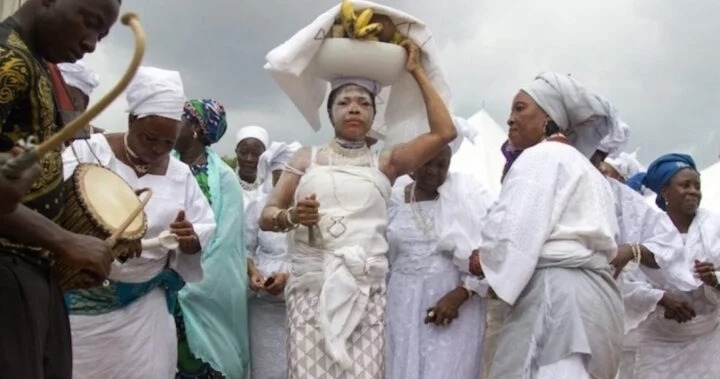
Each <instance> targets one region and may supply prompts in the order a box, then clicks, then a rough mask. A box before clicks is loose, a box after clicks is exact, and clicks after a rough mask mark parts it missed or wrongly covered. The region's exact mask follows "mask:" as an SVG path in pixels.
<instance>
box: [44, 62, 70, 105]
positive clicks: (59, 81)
mask: <svg viewBox="0 0 720 379" xmlns="http://www.w3.org/2000/svg"><path fill="white" fill-rule="evenodd" d="M48 71H49V72H50V80H51V81H52V84H53V89H54V90H55V91H54V92H55V97H56V98H57V101H58V105H59V106H60V110H63V111H74V110H75V106H74V105H73V103H72V100H70V92H68V89H67V84H66V83H65V80H64V79H63V77H62V74H61V73H60V69H58V67H57V65H54V64H52V63H48Z"/></svg>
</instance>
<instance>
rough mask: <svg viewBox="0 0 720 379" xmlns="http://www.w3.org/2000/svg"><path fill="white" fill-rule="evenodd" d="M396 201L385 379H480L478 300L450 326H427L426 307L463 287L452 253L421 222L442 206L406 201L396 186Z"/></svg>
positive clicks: (392, 216)
mask: <svg viewBox="0 0 720 379" xmlns="http://www.w3.org/2000/svg"><path fill="white" fill-rule="evenodd" d="M392 199H393V201H392V203H391V207H390V209H389V211H388V214H389V221H388V231H387V236H388V242H389V243H390V280H389V283H388V303H387V308H386V309H387V310H386V312H387V313H386V336H387V337H386V344H387V350H386V365H387V369H386V373H387V374H386V379H478V378H479V375H480V368H481V365H482V359H481V357H482V354H481V351H482V340H483V331H484V326H485V325H484V324H485V314H484V304H483V302H482V301H481V299H480V297H479V296H473V297H471V298H470V299H468V300H467V301H466V302H465V303H464V304H463V305H462V306H461V308H460V310H459V313H460V315H459V317H458V318H457V319H455V320H453V322H452V323H451V324H450V325H448V326H436V325H434V324H427V325H426V324H425V323H424V319H425V315H426V311H427V309H429V308H430V307H433V306H434V305H435V304H436V302H437V301H438V300H440V298H441V297H443V296H444V295H445V294H446V293H448V292H449V291H451V290H452V289H454V288H456V287H457V286H459V285H460V284H461V275H460V272H459V271H458V269H457V267H455V265H454V263H453V259H452V258H453V257H452V252H438V251H437V238H436V237H434V235H435V234H434V233H432V232H429V231H426V230H424V229H423V225H424V224H423V222H426V221H420V220H417V218H418V217H422V218H425V219H427V220H433V219H435V209H436V206H437V203H438V202H437V201H423V202H418V203H415V204H409V203H406V202H405V188H404V186H395V187H394V189H393V197H392ZM414 207H415V208H416V209H413V208H414ZM430 227H432V224H431V225H430ZM431 230H432V229H431Z"/></svg>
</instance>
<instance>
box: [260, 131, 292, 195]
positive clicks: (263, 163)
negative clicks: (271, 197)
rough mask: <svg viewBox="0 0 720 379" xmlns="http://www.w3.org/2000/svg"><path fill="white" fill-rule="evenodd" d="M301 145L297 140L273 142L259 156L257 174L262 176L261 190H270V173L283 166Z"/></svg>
mask: <svg viewBox="0 0 720 379" xmlns="http://www.w3.org/2000/svg"><path fill="white" fill-rule="evenodd" d="M301 147H302V145H300V143H299V142H292V143H285V142H273V143H271V144H270V147H269V148H267V150H265V152H264V153H262V155H261V156H260V159H259V160H258V166H257V176H258V177H259V178H264V182H263V187H264V188H263V190H264V191H265V192H270V190H272V173H273V171H275V170H280V169H282V168H283V167H284V166H285V163H287V162H288V161H289V160H290V158H292V156H293V154H295V152H297V151H298V150H300V148H301Z"/></svg>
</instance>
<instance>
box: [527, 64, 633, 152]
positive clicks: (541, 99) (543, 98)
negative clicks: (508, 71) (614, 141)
mask: <svg viewBox="0 0 720 379" xmlns="http://www.w3.org/2000/svg"><path fill="white" fill-rule="evenodd" d="M522 90H523V91H524V92H525V93H527V94H528V95H530V97H532V98H533V100H535V102H536V103H537V104H538V106H540V108H542V109H543V110H544V111H545V113H547V114H548V116H550V118H551V119H552V120H553V121H554V122H555V124H557V126H558V127H559V128H560V130H561V131H562V132H563V134H565V135H566V136H567V137H568V139H569V140H570V142H571V143H572V145H573V146H575V148H577V149H578V150H579V151H580V152H581V153H583V154H584V155H585V156H587V157H590V156H592V155H593V154H594V153H595V151H596V150H597V149H598V146H599V144H600V141H602V140H603V138H605V136H607V135H609V134H613V133H619V128H620V125H619V120H618V119H617V115H616V110H615V108H614V107H613V106H612V105H611V104H610V102H608V101H607V100H605V99H603V98H602V97H600V96H598V95H595V94H592V93H590V92H588V91H587V89H585V87H584V86H583V85H582V84H580V82H578V81H577V80H575V78H573V77H571V76H569V75H562V74H558V73H555V72H546V73H543V74H540V75H539V76H538V77H536V78H535V80H533V81H532V82H531V83H530V84H529V85H528V86H526V87H524V88H522Z"/></svg>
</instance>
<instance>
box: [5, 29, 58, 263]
mask: <svg viewBox="0 0 720 379" xmlns="http://www.w3.org/2000/svg"><path fill="white" fill-rule="evenodd" d="M23 38H24V36H23V35H22V31H21V30H20V26H19V25H18V24H17V22H16V21H15V20H13V19H11V18H8V19H6V20H5V21H3V22H2V23H0V83H1V85H2V95H1V96H0V151H8V150H10V149H11V148H12V147H13V146H14V145H17V144H19V143H20V142H21V141H28V140H29V139H36V140H35V141H34V142H35V143H41V142H43V141H45V140H46V139H48V138H49V137H50V136H51V135H53V134H54V133H55V132H57V131H58V130H59V125H61V117H60V115H59V112H58V111H57V105H56V104H55V97H54V95H53V87H52V83H51V81H50V78H49V77H48V75H47V73H46V67H45V66H44V65H43V63H41V62H42V61H43V60H42V58H41V57H40V56H38V55H36V54H35V53H34V52H33V51H31V50H30V49H29V48H28V46H27V45H26V44H25V42H24V41H23ZM60 151H61V147H58V148H56V149H54V150H53V151H50V152H49V153H48V154H47V155H45V157H43V158H42V159H41V160H40V166H41V167H42V173H41V174H40V177H39V178H38V180H37V181H35V184H33V186H32V188H31V189H30V192H29V193H28V194H27V195H25V197H24V198H23V200H22V203H23V204H24V205H25V206H27V207H28V208H30V209H32V210H35V211H37V212H39V213H40V214H42V215H43V216H45V217H47V218H49V219H51V220H54V219H57V217H58V216H59V215H60V213H61V212H62V208H63V205H64V201H63V186H62V183H63V180H62V179H63V168H62V167H63V166H62V160H61V158H60ZM0 245H1V246H2V248H3V250H5V249H13V248H14V249H16V250H35V251H34V252H32V253H30V255H35V256H37V255H39V254H38V253H37V250H39V248H33V247H30V246H26V245H25V244H19V243H17V242H15V241H14V239H13V238H12V237H10V238H7V239H5V238H3V239H2V240H0Z"/></svg>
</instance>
